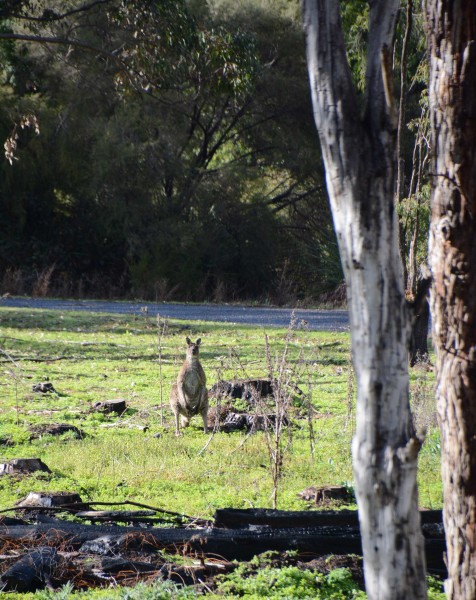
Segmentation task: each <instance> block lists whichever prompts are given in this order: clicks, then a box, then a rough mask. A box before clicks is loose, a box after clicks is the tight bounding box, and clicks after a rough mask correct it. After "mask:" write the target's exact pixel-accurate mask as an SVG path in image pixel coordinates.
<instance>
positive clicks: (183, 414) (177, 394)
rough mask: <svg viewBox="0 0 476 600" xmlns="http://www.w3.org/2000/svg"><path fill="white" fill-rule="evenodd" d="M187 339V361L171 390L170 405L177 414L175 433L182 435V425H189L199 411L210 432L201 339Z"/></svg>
mask: <svg viewBox="0 0 476 600" xmlns="http://www.w3.org/2000/svg"><path fill="white" fill-rule="evenodd" d="M186 339H187V354H186V357H185V361H184V363H183V365H182V368H181V369H180V372H179V374H178V376H177V381H176V382H175V383H174V384H173V385H172V390H171V392H170V406H171V408H172V411H173V413H174V415H175V435H181V433H180V425H181V426H182V427H187V426H188V424H189V423H190V419H191V418H192V417H194V416H195V415H197V414H198V413H200V414H201V415H202V419H203V428H204V431H205V433H207V432H208V425H207V415H208V392H207V388H206V377H205V371H204V370H203V368H202V365H201V364H200V360H199V347H200V343H201V339H200V338H199V339H198V340H197V341H196V342H192V341H191V340H190V338H186Z"/></svg>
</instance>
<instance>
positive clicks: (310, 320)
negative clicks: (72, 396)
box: [0, 297, 349, 331]
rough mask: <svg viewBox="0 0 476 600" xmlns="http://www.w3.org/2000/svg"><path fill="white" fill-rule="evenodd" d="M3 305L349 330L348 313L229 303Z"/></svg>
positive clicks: (21, 301)
mask: <svg viewBox="0 0 476 600" xmlns="http://www.w3.org/2000/svg"><path fill="white" fill-rule="evenodd" d="M0 306H4V307H10V308H22V309H25V308H44V309H47V310H63V311H64V310H76V311H91V312H98V313H121V314H141V313H143V312H144V311H145V310H147V312H148V314H150V315H153V316H155V315H157V314H160V315H161V316H162V317H164V318H168V319H179V320H183V321H215V322H219V323H236V324H241V325H245V324H246V325H261V326H262V327H284V328H285V327H287V326H288V325H289V323H290V320H291V317H292V314H293V313H294V317H295V318H296V319H298V320H299V321H301V320H304V321H306V322H307V324H308V327H309V329H312V330H325V331H349V318H348V313H347V311H346V310H305V309H291V308H266V307H250V306H239V305H228V304H167V303H152V302H109V301H102V300H55V299H45V298H14V297H7V298H0Z"/></svg>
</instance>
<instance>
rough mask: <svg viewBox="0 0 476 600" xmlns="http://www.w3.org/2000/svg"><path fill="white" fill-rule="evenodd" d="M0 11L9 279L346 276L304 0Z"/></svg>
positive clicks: (80, 282) (109, 284)
mask: <svg viewBox="0 0 476 600" xmlns="http://www.w3.org/2000/svg"><path fill="white" fill-rule="evenodd" d="M0 17H1V18H2V25H1V27H2V28H1V32H2V33H3V34H4V36H7V37H3V39H2V38H1V37H0V52H1V53H2V54H1V56H2V70H1V73H0V135H1V136H2V139H4V140H8V139H13V138H12V135H13V136H14V139H15V144H14V145H15V148H14V152H13V153H12V154H11V156H10V161H11V163H12V164H9V162H8V161H7V160H2V162H1V164H0V203H1V208H0V210H1V211H2V214H3V215H4V216H5V217H4V218H3V219H2V223H1V225H0V227H1V231H0V238H1V240H2V241H1V246H0V273H1V274H2V276H3V285H2V288H3V289H4V291H12V292H14V293H21V292H30V291H31V289H32V286H34V285H35V282H37V281H38V278H39V276H40V275H41V274H48V282H49V286H50V288H51V289H50V291H54V292H56V293H61V294H68V295H82V294H88V295H96V296H119V297H120V296H136V297H142V298H149V299H161V298H162V299H163V298H169V299H171V298H173V299H193V300H203V299H218V300H225V299H260V300H265V299H266V300H270V299H271V300H272V301H275V302H285V301H287V300H288V299H290V298H291V297H292V298H293V299H294V300H295V299H299V298H304V297H305V296H307V297H308V298H313V297H314V298H315V297H317V296H318V295H319V294H322V293H323V292H325V291H327V290H330V289H333V288H334V287H335V286H336V285H337V284H338V283H339V282H340V280H341V278H342V275H341V270H340V265H339V259H338V253H337V248H336V243H335V238H334V234H333V228H332V222H331V218H330V213H329V210H328V207H327V199H326V195H325V191H324V186H323V181H322V177H323V176H322V170H321V168H319V165H320V157H319V150H318V147H317V144H316V136H315V132H314V130H313V126H312V112H311V106H310V101H309V98H308V93H307V87H306V86H307V81H306V73H305V68H306V67H305V60H304V56H303V50H302V49H303V39H302V32H301V29H300V23H299V18H298V11H297V5H296V3H294V2H285V1H283V2H278V3H275V4H274V6H273V8H272V10H270V8H269V6H268V5H267V4H266V6H265V5H264V4H263V5H262V4H261V3H260V2H258V1H253V2H247V3H242V4H240V5H238V6H235V5H234V4H233V3H231V2H226V1H225V2H218V1H217V2H204V1H195V2H185V1H179V2H176V1H175V0H174V1H165V2H164V1H161V2H155V1H150V0H141V1H140V2H127V1H125V0H124V1H116V0H109V1H107V0H104V1H99V2H86V1H83V2H77V1H73V0H72V1H71V2H68V3H64V2H57V1H48V2H47V1H44V2H41V3H34V5H32V3H29V2H13V1H12V2H9V3H7V4H6V5H4V7H3V9H2V13H1V14H0ZM1 35H2V34H1V33H0V36H1ZM13 38H14V39H13ZM32 40H35V41H36V42H39V43H31V42H32ZM45 40H46V41H45ZM25 115H27V116H28V115H34V116H35V119H36V120H37V121H36V122H37V123H38V124H39V129H40V135H37V134H36V133H35V128H34V127H28V128H22V127H21V123H22V119H24V118H25ZM316 165H317V168H316ZM9 286H10V288H11V290H7V289H6V288H8V287H9Z"/></svg>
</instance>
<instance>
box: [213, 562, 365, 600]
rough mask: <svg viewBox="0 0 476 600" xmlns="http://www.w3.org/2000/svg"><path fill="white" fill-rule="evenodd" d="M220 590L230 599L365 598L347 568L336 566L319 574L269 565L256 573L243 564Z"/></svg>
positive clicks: (225, 579) (291, 567)
mask: <svg viewBox="0 0 476 600" xmlns="http://www.w3.org/2000/svg"><path fill="white" fill-rule="evenodd" d="M217 592H218V593H219V594H222V595H225V596H226V597H227V598H250V600H251V599H253V598H266V599H268V600H274V599H276V600H278V599H281V598H290V599H291V598H292V599H294V598H296V599H298V598H302V599H311V598H312V599H316V600H321V599H322V600H347V599H349V600H350V599H352V600H353V599H358V598H361V599H364V598H366V595H365V593H364V592H362V591H361V590H359V588H358V586H357V584H356V583H355V581H354V580H353V579H352V575H351V574H350V572H349V571H348V570H347V569H334V570H333V571H331V572H330V573H329V574H327V575H324V574H322V573H316V572H314V571H311V570H309V571H307V570H302V569H299V568H298V567H294V566H287V567H286V566H285V567H280V568H278V567H271V566H267V567H264V568H262V569H260V570H259V571H257V572H253V571H252V570H251V568H250V566H249V565H240V566H238V568H237V569H236V570H235V571H233V573H232V574H230V575H227V576H226V577H224V578H223V581H222V582H221V583H220V584H219V585H218V588H217Z"/></svg>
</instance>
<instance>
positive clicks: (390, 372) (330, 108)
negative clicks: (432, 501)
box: [304, 0, 426, 598]
mask: <svg viewBox="0 0 476 600" xmlns="http://www.w3.org/2000/svg"><path fill="white" fill-rule="evenodd" d="M398 10H399V2H398V1H397V0H387V1H381V2H371V3H369V31H368V50H367V62H366V71H365V89H364V96H363V98H359V97H358V94H357V91H356V88H355V86H354V83H353V81H352V76H351V71H350V68H349V64H348V61H347V56H346V48H345V43H344V36H343V31H342V24H341V14H340V4H339V3H336V2H334V1H333V0H306V1H305V2H304V26H305V31H306V38H307V60H308V68H309V75H310V82H311V93H312V99H313V106H314V117H315V121H316V126H317V130H318V133H319V138H320V142H321V148H322V153H323V157H324V164H325V169H326V181H327V189H328V193H329V198H330V202H331V207H332V214H333V219H334V225H335V228H336V231H337V238H338V241H339V248H340V253H341V257H342V264H343V268H344V273H345V277H346V283H347V290H348V304H349V314H350V323H351V334H352V355H353V362H354V368H355V374H356V378H357V424H356V433H355V438H354V441H353V447H352V450H353V465H354V479H355V490H356V497H357V503H358V507H359V518H360V526H361V534H362V546H363V552H364V570H365V581H366V588H367V592H368V595H369V597H370V598H404V597H405V598H424V597H425V596H426V589H425V561H424V555H423V540H422V534H421V530H420V519H419V513H418V493H417V484H416V471H417V455H418V450H419V447H420V443H421V442H420V440H419V439H417V437H416V436H415V433H414V431H413V425H412V417H411V413H410V407H409V389H408V388H409V384H408V362H407V361H408V354H407V350H408V341H409V315H408V311H407V306H406V302H405V294H404V289H403V278H402V270H401V263H400V259H399V250H398V236H397V227H398V217H397V214H396V210H395V181H396V179H395V178H396V172H395V170H396V152H395V148H396V107H395V101H394V98H393V78H392V76H393V74H392V67H391V56H392V47H393V41H394V35H395V27H396V21H397V15H398Z"/></svg>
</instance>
